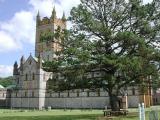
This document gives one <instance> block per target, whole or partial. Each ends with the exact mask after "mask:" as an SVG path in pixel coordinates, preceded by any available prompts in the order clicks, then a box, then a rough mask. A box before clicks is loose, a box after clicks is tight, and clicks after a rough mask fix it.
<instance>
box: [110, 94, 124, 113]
mask: <svg viewBox="0 0 160 120" xmlns="http://www.w3.org/2000/svg"><path fill="white" fill-rule="evenodd" d="M109 100H110V105H111V110H112V111H119V110H120V104H121V103H120V99H119V98H118V96H117V95H115V94H112V93H109Z"/></svg>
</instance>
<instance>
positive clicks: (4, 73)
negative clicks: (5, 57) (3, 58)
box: [0, 65, 13, 77]
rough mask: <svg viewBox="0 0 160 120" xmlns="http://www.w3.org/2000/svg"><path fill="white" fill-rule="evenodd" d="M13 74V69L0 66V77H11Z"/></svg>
mask: <svg viewBox="0 0 160 120" xmlns="http://www.w3.org/2000/svg"><path fill="white" fill-rule="evenodd" d="M12 73H13V67H12V66H7V65H0V76H1V77H8V76H11V75H12Z"/></svg>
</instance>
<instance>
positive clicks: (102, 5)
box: [44, 0, 160, 110]
mask: <svg viewBox="0 0 160 120" xmlns="http://www.w3.org/2000/svg"><path fill="white" fill-rule="evenodd" d="M159 18H160V2H158V1H157V0H154V1H153V2H151V3H148V4H143V3H142V2H141V0H128V1H126V0H81V4H80V5H79V6H78V7H74V8H72V10H71V16H70V17H69V20H70V21H71V22H72V23H73V27H72V28H71V30H69V31H67V30H62V31H59V32H60V34H58V35H56V37H58V38H61V39H62V41H61V42H60V43H59V44H61V45H62V48H63V49H62V50H61V51H59V52H57V53H56V54H57V55H59V56H60V57H59V58H58V59H56V60H54V61H52V62H46V63H45V64H44V69H45V70H47V71H52V72H54V73H57V72H59V73H60V74H61V75H63V76H64V79H63V80H61V81H59V82H58V83H59V84H57V86H58V87H57V88H61V89H60V90H65V89H78V88H89V89H96V88H103V89H105V90H106V91H107V92H108V95H109V98H110V105H111V109H112V110H118V109H119V106H118V97H117V96H118V95H119V94H121V91H124V89H125V88H126V87H127V86H130V85H133V84H134V85H140V84H141V83H145V82H144V81H145V80H147V78H148V77H149V76H150V77H151V78H152V82H155V81H157V80H158V79H159V74H158V70H159V63H160V51H159V48H158V45H159V38H158V35H159V30H160V21H159ZM55 34H57V33H56V32H55ZM95 72H99V73H100V76H99V77H97V76H96V77H94V76H92V77H88V76H89V74H92V73H95ZM53 80H54V79H53ZM61 83H63V84H61ZM64 85H66V86H65V87H64Z"/></svg>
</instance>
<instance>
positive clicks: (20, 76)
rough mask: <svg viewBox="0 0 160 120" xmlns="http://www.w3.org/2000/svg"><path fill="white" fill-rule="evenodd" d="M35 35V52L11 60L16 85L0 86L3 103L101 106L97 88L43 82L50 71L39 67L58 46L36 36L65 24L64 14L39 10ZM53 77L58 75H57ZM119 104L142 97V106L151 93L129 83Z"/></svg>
mask: <svg viewBox="0 0 160 120" xmlns="http://www.w3.org/2000/svg"><path fill="white" fill-rule="evenodd" d="M36 19H37V20H36V22H37V23H36V39H35V56H32V55H30V56H29V57H28V58H27V59H25V58H24V57H23V56H22V57H21V59H20V64H19V65H18V64H17V62H15V64H14V70H13V77H14V84H15V85H16V88H14V89H12V88H9V89H1V92H0V97H1V98H0V100H1V103H2V102H3V106H5V105H6V106H8V107H11V108H35V109H42V108H47V107H51V108H104V106H109V98H108V95H107V92H106V91H105V90H103V89H99V90H94V91H93V90H88V89H85V90H81V89H78V90H77V89H76V90H70V91H63V92H54V91H48V88H47V84H48V83H47V82H48V79H49V78H52V76H53V74H52V73H50V72H46V71H44V70H43V69H42V63H43V62H44V61H48V60H49V61H52V60H53V59H55V58H57V57H58V56H56V55H55V51H60V50H61V46H60V45H59V44H57V42H56V41H57V40H56V39H54V40H52V41H41V39H40V36H41V35H42V34H45V33H46V32H54V31H55V29H57V28H58V27H60V28H61V29H65V28H66V19H65V15H63V16H62V18H61V19H59V18H57V17H56V11H55V9H53V11H52V15H51V17H50V18H48V17H44V18H43V19H41V18H40V15H39V13H38V14H37V18H36ZM92 75H93V76H98V75H99V73H96V72H94V73H91V76H92ZM57 79H62V78H61V77H59V78H57ZM119 97H120V98H121V99H120V106H121V107H124V106H125V107H137V106H138V103H139V102H140V101H144V102H145V103H146V106H149V105H150V104H151V103H152V97H151V94H145V95H140V94H139V92H138V88H137V87H130V88H128V91H127V96H119ZM1 106H2V105H1Z"/></svg>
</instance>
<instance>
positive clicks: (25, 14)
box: [0, 0, 152, 77]
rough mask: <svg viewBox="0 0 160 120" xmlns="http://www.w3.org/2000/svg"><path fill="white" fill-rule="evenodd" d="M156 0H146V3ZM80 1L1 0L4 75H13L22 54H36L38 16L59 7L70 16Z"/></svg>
mask: <svg viewBox="0 0 160 120" xmlns="http://www.w3.org/2000/svg"><path fill="white" fill-rule="evenodd" d="M150 1H152V0H144V2H145V3H147V2H150ZM79 3H80V0H0V77H6V76H9V75H12V69H13V67H12V66H13V64H14V62H15V61H18V62H19V59H20V57H21V56H22V55H24V56H25V57H26V58H27V57H28V56H29V54H30V53H32V54H33V55H34V45H35V24H36V23H35V16H36V14H37V11H38V10H39V12H40V15H41V16H42V17H44V16H48V17H49V16H50V15H51V12H52V9H53V7H54V6H55V7H56V11H57V16H58V17H61V16H62V14H63V11H64V12H65V13H66V15H67V16H68V15H69V11H70V9H71V8H72V7H73V6H77V5H78V4H79Z"/></svg>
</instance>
